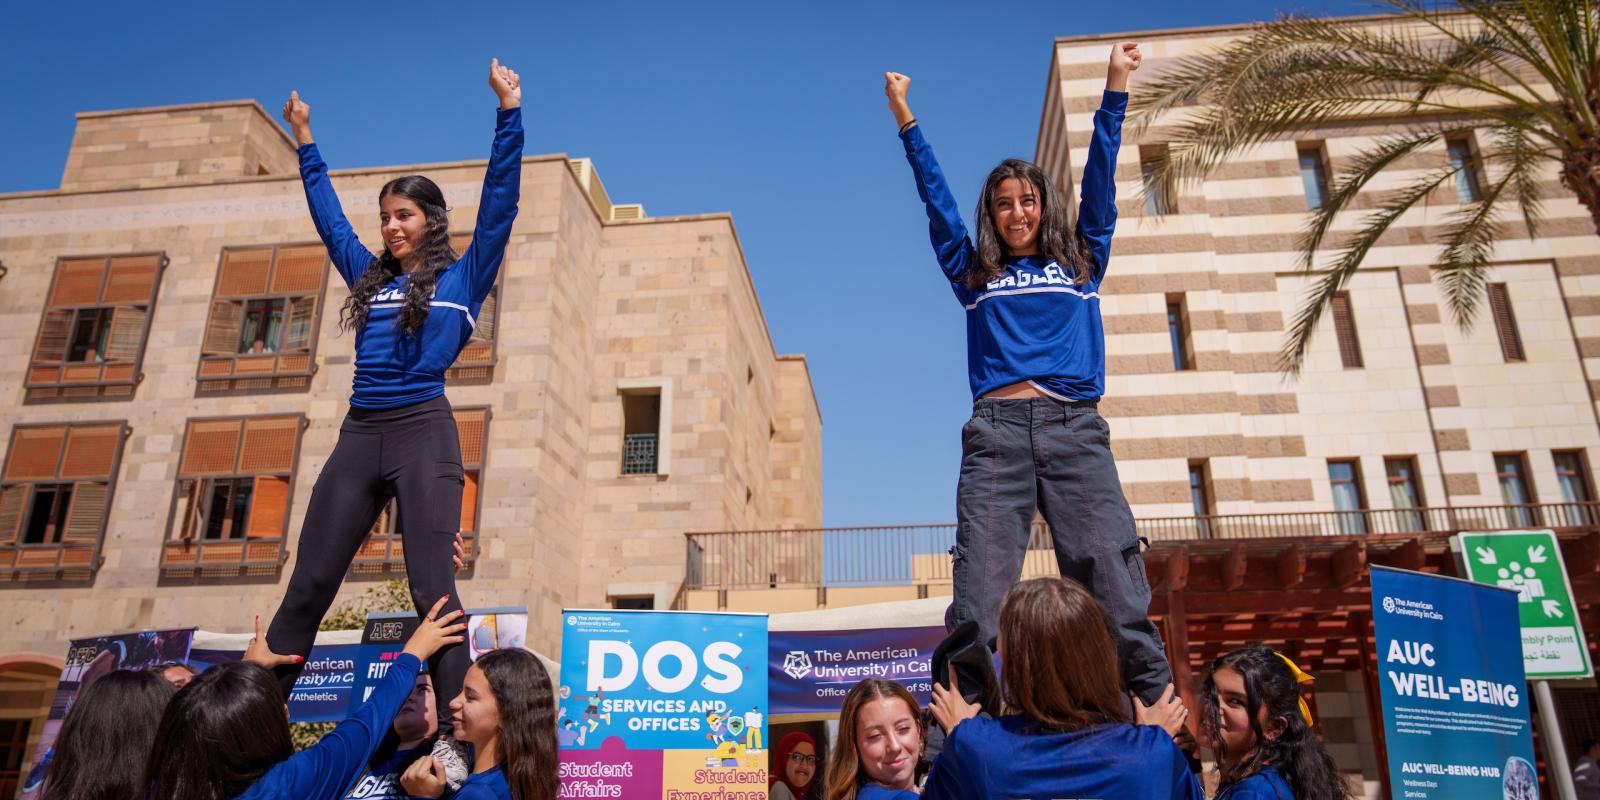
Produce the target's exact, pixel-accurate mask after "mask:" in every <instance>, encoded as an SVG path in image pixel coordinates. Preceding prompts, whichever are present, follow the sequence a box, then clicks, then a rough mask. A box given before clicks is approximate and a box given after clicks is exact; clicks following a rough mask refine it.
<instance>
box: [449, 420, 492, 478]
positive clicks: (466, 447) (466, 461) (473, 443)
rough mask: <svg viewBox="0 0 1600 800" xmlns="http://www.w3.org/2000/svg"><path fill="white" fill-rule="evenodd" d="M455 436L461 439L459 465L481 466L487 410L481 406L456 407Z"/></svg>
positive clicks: (469, 467)
mask: <svg viewBox="0 0 1600 800" xmlns="http://www.w3.org/2000/svg"><path fill="white" fill-rule="evenodd" d="M455 415H456V436H457V438H459V439H460V440H461V466H462V467H463V468H465V469H478V468H480V467H482V466H483V434H484V426H485V425H486V424H487V423H488V417H489V412H488V410H487V409H482V408H466V409H456V412H455Z"/></svg>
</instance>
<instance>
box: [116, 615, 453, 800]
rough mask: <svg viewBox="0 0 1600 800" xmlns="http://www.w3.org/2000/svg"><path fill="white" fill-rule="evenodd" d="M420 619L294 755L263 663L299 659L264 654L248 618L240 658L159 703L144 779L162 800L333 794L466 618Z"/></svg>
mask: <svg viewBox="0 0 1600 800" xmlns="http://www.w3.org/2000/svg"><path fill="white" fill-rule="evenodd" d="M444 606H445V598H440V599H439V601H438V602H437V603H435V604H434V605H433V607H432V608H431V609H429V610H428V612H427V614H425V615H424V617H423V620H422V624H420V625H418V626H417V630H416V632H415V633H413V634H411V638H410V639H408V640H406V643H405V648H404V650H403V651H402V652H401V653H400V656H399V657H398V658H396V659H395V660H394V661H392V662H390V663H389V671H388V674H386V675H384V678H383V681H382V682H380V683H379V684H378V685H377V687H375V688H374V689H373V690H372V695H371V697H369V698H368V699H367V702H365V703H363V704H362V705H361V707H360V708H358V709H356V711H355V713H353V714H351V715H350V718H349V719H347V720H345V721H344V722H341V723H339V725H338V726H337V727H335V728H334V729H333V730H332V731H331V732H329V733H328V735H326V736H324V737H322V739H321V740H320V741H318V742H317V743H316V744H315V745H312V746H311V747H308V748H306V749H305V750H302V751H300V752H298V753H296V752H295V751H294V744H293V742H292V741H291V739H290V737H289V716H288V709H287V708H286V707H285V706H284V703H283V697H282V696H281V695H280V694H279V692H278V686H277V682H276V681H275V680H274V679H273V677H272V673H270V672H268V671H267V668H271V667H274V666H278V665H279V664H282V663H286V662H288V661H291V660H293V659H294V658H297V657H296V656H277V655H274V654H273V653H271V652H270V651H269V650H268V649H267V647H266V644H265V641H264V639H265V637H263V636H262V634H261V621H260V620H259V619H257V620H256V638H254V639H251V640H250V648H249V649H248V650H246V652H245V656H244V660H243V661H239V662H237V663H233V664H223V665H221V666H216V667H212V668H211V669H208V670H206V671H205V672H202V673H200V675H199V676H197V677H196V678H195V679H194V680H193V681H191V682H190V683H189V685H188V686H185V687H183V689H182V690H180V691H179V692H178V694H177V696H175V697H173V698H172V702H171V703H169V704H167V708H166V711H165V712H164V713H163V714H162V716H161V724H160V725H159V726H158V727H157V728H156V739H155V746H154V747H153V748H152V749H151V752H150V761H149V767H148V769H147V774H146V784H147V785H148V786H149V787H150V797H152V798H157V797H159V798H161V799H162V800H233V798H239V799H240V800H339V798H342V797H344V796H345V792H347V791H348V790H349V788H350V786H351V784H352V783H354V781H355V779H356V778H357V776H359V775H360V774H361V771H362V769H363V768H364V767H365V766H366V765H367V762H368V761H369V760H370V759H371V758H372V754H373V752H374V751H375V750H377V748H378V744H379V742H381V741H382V740H383V737H384V736H385V735H386V734H387V733H388V732H389V725H390V723H391V722H392V721H393V720H394V716H395V714H397V713H399V711H400V706H401V705H402V704H403V703H405V701H406V697H407V696H408V695H410V694H411V688H412V685H413V684H415V683H416V679H417V671H418V670H420V669H421V668H422V662H423V661H425V660H427V659H428V657H430V656H432V655H433V654H434V653H435V652H437V651H438V650H439V649H440V648H441V647H447V646H450V645H453V644H457V643H459V642H460V641H461V639H462V635H461V634H462V631H464V630H466V627H467V626H466V623H465V622H462V621H461V612H460V611H459V610H457V611H450V612H445V611H444Z"/></svg>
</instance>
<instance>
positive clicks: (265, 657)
mask: <svg viewBox="0 0 1600 800" xmlns="http://www.w3.org/2000/svg"><path fill="white" fill-rule="evenodd" d="M244 660H245V661H253V662H255V663H257V664H260V665H261V666H263V667H266V668H267V669H272V668H273V667H278V666H282V665H284V664H298V663H300V662H302V661H304V660H306V659H305V656H280V655H278V654H277V653H274V652H272V650H271V648H269V647H267V635H266V634H265V633H262V631H261V615H260V614H257V615H256V635H255V636H254V637H252V638H251V639H250V645H249V646H248V647H246V648H245V649H244Z"/></svg>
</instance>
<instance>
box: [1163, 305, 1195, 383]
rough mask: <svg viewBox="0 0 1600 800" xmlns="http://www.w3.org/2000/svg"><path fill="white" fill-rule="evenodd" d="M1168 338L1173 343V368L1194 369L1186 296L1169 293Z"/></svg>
mask: <svg viewBox="0 0 1600 800" xmlns="http://www.w3.org/2000/svg"><path fill="white" fill-rule="evenodd" d="M1167 339H1168V340H1169V342H1170V343H1171V345H1172V369H1173V371H1175V372H1183V371H1185V370H1191V369H1194V343H1193V342H1192V341H1191V340H1190V337H1189V312H1188V306H1187V303H1186V302H1185V299H1184V296H1183V295H1181V294H1169V295H1167Z"/></svg>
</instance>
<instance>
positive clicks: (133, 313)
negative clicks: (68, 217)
mask: <svg viewBox="0 0 1600 800" xmlns="http://www.w3.org/2000/svg"><path fill="white" fill-rule="evenodd" d="M166 265H167V257H166V256H165V255H163V254H160V253H151V254H142V255H132V256H96V257H93V258H63V259H60V260H58V261H57V262H56V272H55V277H54V278H53V279H52V280H51V283H50V295H49V301H48V302H47V303H46V306H45V310H44V316H43V317H41V318H40V320H39V333H38V336H37V337H36V338H35V339H34V344H33V359H32V361H31V362H30V363H29V365H28V376H27V381H26V384H25V386H26V389H27V397H26V400H27V402H29V403H36V402H53V401H55V402H59V401H83V400H93V399H97V398H104V399H118V400H125V399H128V398H130V397H132V396H133V390H134V387H135V386H137V385H138V383H139V379H140V377H141V374H140V367H141V366H142V365H143V361H144V344H145V339H146V337H147V336H148V334H149V332H150V314H151V311H152V310H153V309H154V308H155V302H156V292H157V289H158V288H159V286H160V284H161V273H162V270H163V269H165V268H166Z"/></svg>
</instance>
